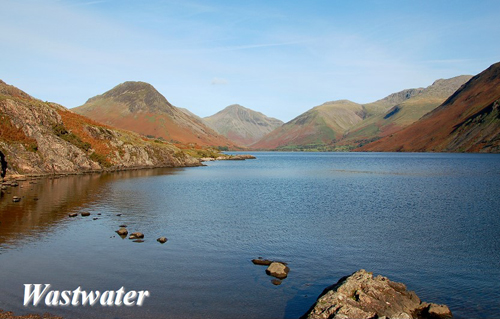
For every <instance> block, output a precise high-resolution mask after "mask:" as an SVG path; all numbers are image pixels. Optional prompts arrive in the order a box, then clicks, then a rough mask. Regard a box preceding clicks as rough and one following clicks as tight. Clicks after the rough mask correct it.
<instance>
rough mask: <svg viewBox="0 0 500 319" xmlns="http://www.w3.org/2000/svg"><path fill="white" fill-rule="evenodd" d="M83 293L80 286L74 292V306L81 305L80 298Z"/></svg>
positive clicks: (72, 301)
mask: <svg viewBox="0 0 500 319" xmlns="http://www.w3.org/2000/svg"><path fill="white" fill-rule="evenodd" d="M81 292H82V288H81V287H80V286H78V288H76V289H75V290H73V300H71V305H72V306H78V305H79V304H80V301H78V299H79V298H80V293H81Z"/></svg>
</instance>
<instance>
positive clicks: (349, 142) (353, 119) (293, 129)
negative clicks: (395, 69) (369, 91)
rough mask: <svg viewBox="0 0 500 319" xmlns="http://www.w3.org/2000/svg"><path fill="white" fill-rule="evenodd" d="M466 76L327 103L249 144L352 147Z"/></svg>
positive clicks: (393, 126)
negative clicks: (360, 100) (364, 100)
mask: <svg viewBox="0 0 500 319" xmlns="http://www.w3.org/2000/svg"><path fill="white" fill-rule="evenodd" d="M470 78H471V76H467V75H463V76H458V77H454V78H451V79H446V80H443V79H441V80H437V81H435V82H434V83H433V84H432V85H430V86H429V87H427V88H416V89H407V90H403V91H400V92H397V93H393V94H391V95H389V96H387V97H385V98H383V99H381V100H378V101H375V102H372V103H368V104H363V105H361V104H358V103H355V102H352V101H348V100H340V101H333V102H327V103H324V104H322V105H320V106H317V107H314V108H312V109H311V110H309V111H307V112H305V113H303V114H301V115H299V116H298V117H296V118H295V119H293V120H291V121H290V122H288V123H286V124H284V125H283V126H281V127H280V128H278V129H276V130H275V131H273V132H271V133H270V134H268V135H267V136H265V137H263V138H262V139H261V140H260V141H258V142H256V143H255V144H253V145H251V147H252V148H255V149H277V150H324V151H331V150H344V151H347V150H352V149H354V148H356V147H359V146H361V145H363V144H366V143H369V142H372V141H375V140H377V139H380V138H381V137H384V136H386V135H388V134H391V133H394V132H396V131H398V130H400V129H402V128H404V127H406V126H408V125H410V124H411V123H413V122H415V121H417V120H418V119H419V118H420V117H422V116H423V115H425V114H426V113H428V112H429V111H431V110H433V109H434V108H436V107H437V106H439V104H441V103H442V102H443V101H444V100H445V99H446V98H447V97H448V96H450V95H451V94H453V93H454V92H455V91H456V90H457V89H458V88H459V87H460V86H461V85H463V84H464V83H465V82H467V80H469V79H470Z"/></svg>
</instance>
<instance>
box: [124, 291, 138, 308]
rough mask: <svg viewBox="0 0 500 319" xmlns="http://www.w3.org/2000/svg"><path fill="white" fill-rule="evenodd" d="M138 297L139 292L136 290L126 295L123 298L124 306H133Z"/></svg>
mask: <svg viewBox="0 0 500 319" xmlns="http://www.w3.org/2000/svg"><path fill="white" fill-rule="evenodd" d="M136 297H137V292H135V290H130V291H129V292H127V293H126V294H125V297H124V298H123V304H124V305H125V306H128V307H130V306H133V305H134V304H135V298H136Z"/></svg>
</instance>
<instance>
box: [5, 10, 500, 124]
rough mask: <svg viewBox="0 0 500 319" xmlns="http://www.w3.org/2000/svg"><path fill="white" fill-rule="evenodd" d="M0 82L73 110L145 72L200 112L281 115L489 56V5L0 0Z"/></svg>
mask: <svg viewBox="0 0 500 319" xmlns="http://www.w3.org/2000/svg"><path fill="white" fill-rule="evenodd" d="M0 8H1V19H0V61H1V62H0V79H2V80H4V81H5V82H7V83H9V84H12V85H15V86H17V87H19V88H21V89H23V90H24V91H26V92H27V93H29V94H31V95H33V96H34V97H37V98H39V99H42V100H48V101H53V102H57V103H60V104H62V105H64V106H66V107H69V108H71V107H75V106H79V105H81V104H83V103H85V101H86V100H87V99H88V98H90V97H92V96H95V95H97V94H102V93H104V92H105V91H107V90H109V89H111V88H113V87H114V86H116V85H118V84H119V83H122V82H124V81H145V82H148V83H151V84H152V85H153V86H155V87H156V88H157V89H158V91H160V93H162V94H163V95H164V96H165V97H166V98H167V99H168V100H169V101H170V102H171V103H172V104H174V105H175V106H178V107H185V108H187V109H189V110H191V111H192V112H194V113H196V114H198V115H200V116H208V115H211V114H214V113H216V112H217V111H219V110H221V109H223V108H224V107H226V106H228V105H230V104H235V103H238V104H241V105H243V106H246V107H248V108H251V109H254V110H257V111H260V112H263V113H264V114H266V115H269V116H273V117H276V118H279V119H281V120H284V121H288V120H291V119H292V118H294V117H295V116H298V115H299V114H301V113H303V112H305V111H307V110H308V109H310V108H312V107H314V106H316V105H319V104H322V103H324V102H326V101H332V100H338V99H349V100H352V101H354V102H358V103H368V102H372V101H375V100H377V99H380V98H383V97H384V96H386V95H388V94H390V93H393V92H397V91H400V90H402V89H405V88H413V87H425V86H428V85H430V84H432V82H433V81H434V80H436V79H439V78H450V77H453V76H457V75H461V74H472V75H474V74H477V73H479V72H481V71H482V70H484V69H486V68H487V67H488V66H490V65H491V64H493V63H495V62H498V61H500V24H499V23H498V14H499V12H500V1H485V0H475V1H472V0H471V1H457V0H455V1H451V0H449V1H445V0H433V1H405V0H399V1H376V0H373V1H355V0H353V1H347V0H342V1H339V0H330V1H313V0H311V1H251V0H247V1H193V0H187V1H184V0H165V1H160V0H153V1H126V0H109V1H107V0H58V1H57V0H37V1H35V0H33V1H31V0H12V1H10V0H0Z"/></svg>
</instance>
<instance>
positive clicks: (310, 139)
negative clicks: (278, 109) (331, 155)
mask: <svg viewBox="0 0 500 319" xmlns="http://www.w3.org/2000/svg"><path fill="white" fill-rule="evenodd" d="M365 116H366V110H365V108H364V107H363V106H362V105H361V104H357V103H354V102H351V101H348V100H339V101H332V102H327V103H324V104H322V105H319V106H316V107H314V108H312V109H310V110H309V111H307V112H305V113H303V114H302V115H299V116H298V117H296V118H294V119H293V120H291V121H290V122H288V123H286V124H283V126H281V127H278V128H277V129H275V130H274V131H272V132H271V133H269V134H268V135H266V136H264V138H262V139H261V140H260V141H258V142H257V143H255V144H253V145H251V147H252V148H254V149H278V150H286V149H293V150H313V149H324V147H325V146H328V145H331V143H332V141H335V140H336V139H339V138H341V137H342V136H343V135H344V133H345V132H346V131H347V130H348V129H349V128H351V127H352V126H354V125H356V124H357V123H359V122H361V121H363V119H364V118H365Z"/></svg>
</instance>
